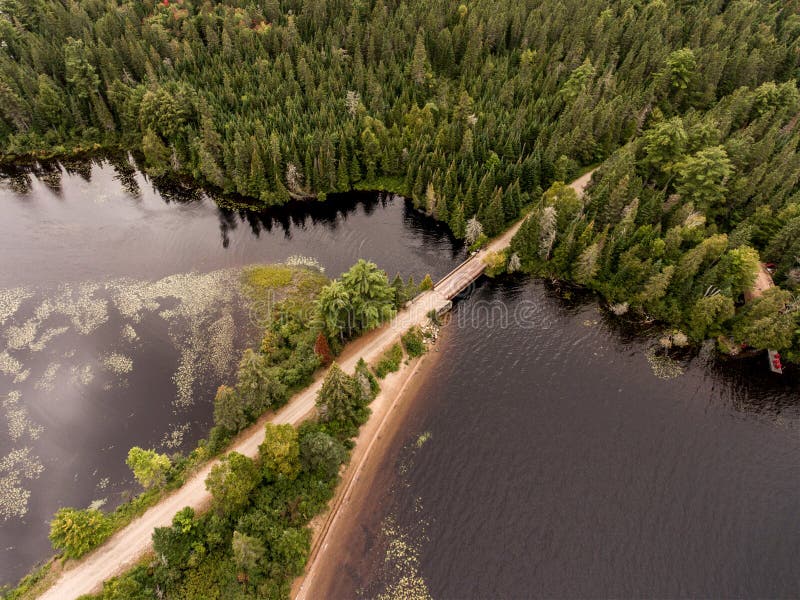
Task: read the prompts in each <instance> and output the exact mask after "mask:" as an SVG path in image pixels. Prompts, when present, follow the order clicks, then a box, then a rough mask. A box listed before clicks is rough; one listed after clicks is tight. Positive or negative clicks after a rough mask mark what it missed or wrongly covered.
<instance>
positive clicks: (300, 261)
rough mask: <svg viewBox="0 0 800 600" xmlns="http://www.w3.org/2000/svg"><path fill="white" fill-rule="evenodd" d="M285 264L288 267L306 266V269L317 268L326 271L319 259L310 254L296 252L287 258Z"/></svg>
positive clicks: (321, 271) (322, 271)
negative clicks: (304, 254)
mask: <svg viewBox="0 0 800 600" xmlns="http://www.w3.org/2000/svg"><path fill="white" fill-rule="evenodd" d="M285 264H286V266H287V267H305V268H306V269H316V270H317V271H319V272H320V273H324V272H325V268H324V267H322V266H321V265H320V264H319V262H317V259H316V258H312V257H310V256H300V255H298V254H294V255H292V256H290V257H289V258H287V259H286V263H285Z"/></svg>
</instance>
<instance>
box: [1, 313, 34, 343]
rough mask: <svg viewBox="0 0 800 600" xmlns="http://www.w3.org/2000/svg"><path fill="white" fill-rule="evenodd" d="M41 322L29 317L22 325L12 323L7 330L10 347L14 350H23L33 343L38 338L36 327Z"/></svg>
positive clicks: (6, 335)
mask: <svg viewBox="0 0 800 600" xmlns="http://www.w3.org/2000/svg"><path fill="white" fill-rule="evenodd" d="M38 326H39V322H38V321H37V320H34V319H28V320H27V321H25V322H24V323H23V324H22V325H12V326H11V327H9V328H8V329H6V331H5V337H6V340H7V341H8V347H9V348H10V349H12V350H21V349H22V348H25V347H27V346H29V345H30V344H32V343H33V340H35V339H36V329H37V327H38Z"/></svg>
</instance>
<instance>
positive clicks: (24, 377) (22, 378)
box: [14, 369, 31, 384]
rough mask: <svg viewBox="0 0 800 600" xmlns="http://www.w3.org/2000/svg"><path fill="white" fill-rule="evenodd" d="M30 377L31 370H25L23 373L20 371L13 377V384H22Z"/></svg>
mask: <svg viewBox="0 0 800 600" xmlns="http://www.w3.org/2000/svg"><path fill="white" fill-rule="evenodd" d="M30 375H31V370H30V369H25V370H24V371H20V372H19V373H17V374H16V376H15V377H14V383H15V384H17V383H24V382H25V381H27V380H28V377H30Z"/></svg>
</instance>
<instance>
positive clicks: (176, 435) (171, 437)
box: [161, 423, 191, 450]
mask: <svg viewBox="0 0 800 600" xmlns="http://www.w3.org/2000/svg"><path fill="white" fill-rule="evenodd" d="M190 427H191V423H183V424H182V425H175V426H174V427H173V429H172V430H171V431H168V432H167V433H165V434H164V435H163V436H162V438H161V446H163V447H164V448H168V449H170V450H177V449H178V448H180V447H181V446H182V445H183V438H184V436H185V435H186V434H187V433H189V428H190Z"/></svg>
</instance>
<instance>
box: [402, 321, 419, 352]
mask: <svg viewBox="0 0 800 600" xmlns="http://www.w3.org/2000/svg"><path fill="white" fill-rule="evenodd" d="M401 339H402V342H403V348H405V350H406V354H408V356H409V357H411V358H416V357H417V356H422V355H423V354H425V342H424V341H423V339H422V332H421V331H420V330H419V327H412V328H411V329H409V330H408V331H407V332H406V333H405V334H404V335H403V337H402V338H401Z"/></svg>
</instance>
